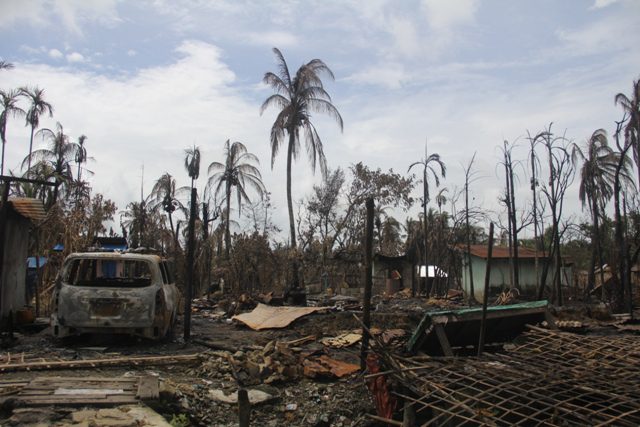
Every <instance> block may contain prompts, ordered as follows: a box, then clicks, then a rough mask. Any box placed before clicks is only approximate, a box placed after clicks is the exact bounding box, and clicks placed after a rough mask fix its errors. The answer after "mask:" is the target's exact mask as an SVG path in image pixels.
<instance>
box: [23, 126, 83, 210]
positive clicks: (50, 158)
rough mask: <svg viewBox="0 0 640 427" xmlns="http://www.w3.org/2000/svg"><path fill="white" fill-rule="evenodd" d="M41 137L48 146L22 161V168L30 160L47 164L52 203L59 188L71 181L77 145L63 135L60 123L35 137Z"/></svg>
mask: <svg viewBox="0 0 640 427" xmlns="http://www.w3.org/2000/svg"><path fill="white" fill-rule="evenodd" d="M38 135H42V138H43V139H48V140H49V144H48V146H47V147H46V148H41V149H39V150H35V151H33V152H32V153H31V154H30V155H29V156H27V157H25V159H24V160H23V161H22V167H23V168H24V165H25V163H27V164H29V165H30V164H31V161H32V160H35V161H36V162H44V163H49V164H50V165H51V166H52V167H53V171H54V177H55V180H56V186H55V188H54V191H53V203H55V202H56V201H57V199H58V192H59V187H60V186H62V187H63V189H66V186H67V184H68V183H70V182H71V181H72V180H73V174H72V172H71V162H72V161H73V160H74V159H75V158H76V153H77V151H78V149H79V145H78V144H76V143H75V142H70V141H69V136H68V135H66V134H65V133H64V128H63V127H62V125H61V124H60V123H56V130H55V131H53V130H51V129H48V128H44V129H40V130H39V131H38V132H37V133H36V136H38ZM27 174H31V169H30V168H27Z"/></svg>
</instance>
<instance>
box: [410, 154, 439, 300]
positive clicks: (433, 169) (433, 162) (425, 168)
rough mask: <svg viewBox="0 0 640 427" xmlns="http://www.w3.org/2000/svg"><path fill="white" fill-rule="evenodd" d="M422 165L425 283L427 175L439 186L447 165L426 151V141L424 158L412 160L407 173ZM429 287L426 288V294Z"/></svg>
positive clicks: (427, 251) (435, 155)
mask: <svg viewBox="0 0 640 427" xmlns="http://www.w3.org/2000/svg"><path fill="white" fill-rule="evenodd" d="M414 166H417V167H420V166H422V190H423V193H422V214H423V217H424V265H425V268H426V270H427V278H426V281H427V283H428V282H429V277H428V276H429V237H428V230H429V228H428V222H429V221H428V218H427V205H428V204H429V175H431V176H433V181H434V183H435V184H436V187H438V186H440V177H442V178H445V177H446V175H447V167H446V165H445V164H444V162H443V161H442V160H441V159H440V154H438V153H433V154H428V153H427V143H426V142H425V144H424V159H422V160H420V161H418V162H414V163H412V164H411V165H410V166H409V169H408V170H407V173H408V172H410V171H411V169H412V168H413V167H414ZM429 172H430V174H429ZM429 291H430V289H427V294H428V293H429Z"/></svg>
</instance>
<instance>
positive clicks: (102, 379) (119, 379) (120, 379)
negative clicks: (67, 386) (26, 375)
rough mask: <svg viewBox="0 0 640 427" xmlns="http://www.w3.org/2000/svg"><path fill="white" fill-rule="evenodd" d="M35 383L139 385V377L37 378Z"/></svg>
mask: <svg viewBox="0 0 640 427" xmlns="http://www.w3.org/2000/svg"><path fill="white" fill-rule="evenodd" d="M31 381H32V382H33V381H64V382H73V381H82V382H83V383H85V382H92V381H95V382H105V381H106V382H109V381H116V382H132V383H137V382H138V377H115V378H114V377H36V378H34V379H33V380H31Z"/></svg>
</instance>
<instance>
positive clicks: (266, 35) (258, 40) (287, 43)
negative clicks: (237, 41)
mask: <svg viewBox="0 0 640 427" xmlns="http://www.w3.org/2000/svg"><path fill="white" fill-rule="evenodd" d="M245 39H246V40H247V42H248V43H251V44H254V45H258V46H266V47H274V46H278V47H279V48H287V47H291V46H296V45H297V44H298V38H297V37H296V36H295V35H293V34H291V33H289V32H286V31H265V32H250V33H247V34H246V35H245Z"/></svg>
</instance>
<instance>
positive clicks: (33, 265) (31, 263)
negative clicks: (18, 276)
mask: <svg viewBox="0 0 640 427" xmlns="http://www.w3.org/2000/svg"><path fill="white" fill-rule="evenodd" d="M46 263H47V257H44V256H41V257H40V267H42V266H43V265H45V264H46ZM27 268H36V257H34V256H30V257H29V258H27Z"/></svg>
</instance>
